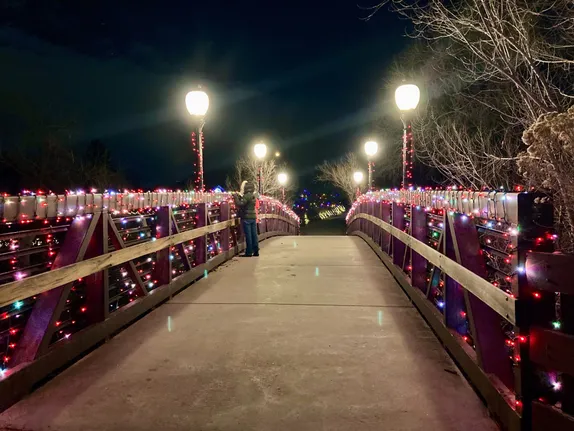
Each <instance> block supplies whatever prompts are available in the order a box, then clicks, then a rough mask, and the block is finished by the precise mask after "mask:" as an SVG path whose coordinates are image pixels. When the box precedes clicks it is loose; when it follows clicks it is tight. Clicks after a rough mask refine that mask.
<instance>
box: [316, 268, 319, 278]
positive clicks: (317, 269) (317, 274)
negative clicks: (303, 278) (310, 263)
mask: <svg viewBox="0 0 574 431" xmlns="http://www.w3.org/2000/svg"><path fill="white" fill-rule="evenodd" d="M315 277H319V267H316V268H315Z"/></svg>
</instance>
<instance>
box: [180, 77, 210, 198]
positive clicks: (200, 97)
mask: <svg viewBox="0 0 574 431" xmlns="http://www.w3.org/2000/svg"><path fill="white" fill-rule="evenodd" d="M199 88H200V90H196V91H190V92H189V93H187V95H186V96H185V106H186V107H187V111H188V112H189V115H191V116H192V117H194V118H195V119H196V124H195V126H196V127H197V129H196V130H194V131H193V132H192V134H191V141H192V145H193V146H194V147H195V146H197V150H196V151H197V165H198V172H197V178H196V179H195V185H196V188H197V189H198V190H199V191H202V192H203V191H204V190H205V185H204V182H203V142H204V141H203V126H204V125H205V114H206V113H207V109H208V108H209V96H208V95H207V93H205V92H204V91H201V87H199ZM194 149H195V148H194Z"/></svg>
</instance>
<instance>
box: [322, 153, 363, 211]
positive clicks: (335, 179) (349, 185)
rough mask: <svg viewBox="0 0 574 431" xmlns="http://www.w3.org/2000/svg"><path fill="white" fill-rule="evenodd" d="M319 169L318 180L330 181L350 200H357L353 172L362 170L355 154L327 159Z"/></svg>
mask: <svg viewBox="0 0 574 431" xmlns="http://www.w3.org/2000/svg"><path fill="white" fill-rule="evenodd" d="M317 170H318V171H319V172H318V174H317V180H318V181H322V182H325V183H330V184H332V185H333V186H335V187H336V188H338V189H340V190H341V191H342V192H343V193H344V194H345V197H346V198H347V201H348V202H353V201H354V200H355V194H356V191H357V185H356V184H355V182H354V180H353V173H355V172H356V171H358V170H360V164H359V160H358V159H357V156H356V155H355V154H353V153H349V154H347V155H346V156H344V157H342V158H341V159H339V160H337V161H334V162H328V161H325V162H323V163H322V164H320V165H319V166H317Z"/></svg>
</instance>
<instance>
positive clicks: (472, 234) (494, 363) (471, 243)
mask: <svg viewBox="0 0 574 431" xmlns="http://www.w3.org/2000/svg"><path fill="white" fill-rule="evenodd" d="M448 219H449V220H448V226H447V229H446V230H445V233H446V234H447V238H448V237H449V235H451V237H450V238H451V240H452V246H453V247H452V249H449V248H448V247H447V251H449V250H450V253H451V255H450V256H448V257H449V258H451V259H453V260H455V261H456V262H458V263H459V264H461V265H462V266H464V267H465V268H467V269H469V270H470V271H472V272H473V273H475V274H476V275H478V276H480V277H482V278H485V279H486V278H487V272H486V265H485V262H484V258H483V256H482V254H481V248H480V242H479V239H478V233H477V231H476V225H475V224H474V222H473V221H472V220H471V219H470V218H468V217H466V216H461V215H457V216H448ZM459 288H460V286H459ZM464 301H465V304H466V314H467V316H466V318H467V319H468V323H469V330H470V332H471V335H472V338H473V340H474V344H475V346H476V353H477V357H478V363H479V365H480V366H481V368H482V369H483V370H484V371H485V372H486V373H488V374H494V375H496V376H497V377H498V378H499V379H500V381H501V382H502V383H504V384H505V385H506V386H507V387H508V388H510V389H512V388H513V387H514V378H513V370H512V366H511V364H510V361H509V360H508V355H507V354H506V345H505V342H506V340H505V337H504V334H503V332H502V330H501V328H500V316H499V315H498V313H496V312H495V311H494V310H493V309H492V308H490V307H489V306H488V305H486V304H485V303H484V302H482V301H481V300H480V299H478V298H477V297H476V296H474V295H473V294H472V293H469V292H468V291H467V290H464Z"/></svg>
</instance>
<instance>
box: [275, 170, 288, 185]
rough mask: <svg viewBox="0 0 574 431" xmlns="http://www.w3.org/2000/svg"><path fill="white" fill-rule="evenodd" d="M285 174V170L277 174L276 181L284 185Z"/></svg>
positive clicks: (285, 182) (285, 180)
mask: <svg viewBox="0 0 574 431" xmlns="http://www.w3.org/2000/svg"><path fill="white" fill-rule="evenodd" d="M287 180H288V177H287V174H286V173H285V172H281V173H280V174H279V175H277V181H278V182H279V184H280V185H282V186H284V185H285V184H287Z"/></svg>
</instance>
